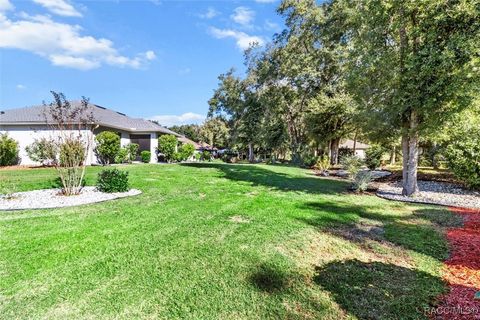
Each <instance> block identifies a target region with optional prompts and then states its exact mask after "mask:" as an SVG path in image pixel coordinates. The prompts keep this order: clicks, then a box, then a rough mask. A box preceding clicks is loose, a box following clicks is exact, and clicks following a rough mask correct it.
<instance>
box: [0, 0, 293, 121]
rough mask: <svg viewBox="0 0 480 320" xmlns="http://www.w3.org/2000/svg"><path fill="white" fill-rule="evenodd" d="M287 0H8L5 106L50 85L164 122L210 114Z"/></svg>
mask: <svg viewBox="0 0 480 320" xmlns="http://www.w3.org/2000/svg"><path fill="white" fill-rule="evenodd" d="M277 6H278V1H275V0H251V1H166V0H151V1H148V0H145V1H107V0H101V1H75V0H23V1H12V0H0V110H1V109H11V108H16V107H22V106H28V105H34V104H39V103H41V102H42V101H43V100H45V101H50V99H51V95H50V93H49V91H50V90H55V91H61V92H64V93H65V94H66V95H67V97H68V98H69V99H79V98H80V97H81V96H82V95H85V96H87V97H89V98H90V99H91V102H93V103H96V104H99V105H102V106H105V107H107V108H112V109H115V110H117V111H121V112H124V113H126V114H128V115H131V116H135V117H143V118H154V119H157V120H159V121H160V122H161V123H162V124H165V125H171V124H174V123H190V122H201V121H202V119H203V117H204V116H205V114H206V113H207V110H208V104H207V101H208V99H209V98H210V97H211V95H212V92H213V89H215V87H216V86H217V76H218V75H219V74H220V73H222V72H225V71H227V70H228V69H229V68H230V67H235V68H236V69H237V70H239V71H242V70H243V53H242V50H243V49H244V48H245V47H246V46H248V44H249V42H251V41H258V42H261V43H262V42H266V41H269V40H270V39H271V37H272V35H273V34H274V33H275V32H278V31H280V30H281V28H282V26H283V22H282V19H281V17H279V16H278V15H277V14H276V12H275V10H276V7H277Z"/></svg>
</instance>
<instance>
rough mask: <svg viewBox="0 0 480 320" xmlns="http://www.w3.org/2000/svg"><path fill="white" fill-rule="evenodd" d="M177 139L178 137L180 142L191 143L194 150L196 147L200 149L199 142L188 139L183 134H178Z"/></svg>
mask: <svg viewBox="0 0 480 320" xmlns="http://www.w3.org/2000/svg"><path fill="white" fill-rule="evenodd" d="M177 139H178V141H180V142H181V143H185V144H188V143H189V144H193V146H194V147H195V150H198V149H200V148H201V147H202V146H201V145H200V144H199V143H196V142H195V141H193V140H190V139H188V138H187V137H185V136H179V137H178V138H177Z"/></svg>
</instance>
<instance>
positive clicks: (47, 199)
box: [0, 187, 142, 210]
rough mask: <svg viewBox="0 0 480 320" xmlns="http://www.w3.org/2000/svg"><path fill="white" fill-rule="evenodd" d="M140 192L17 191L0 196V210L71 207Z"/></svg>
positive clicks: (95, 190) (132, 190) (93, 189)
mask: <svg viewBox="0 0 480 320" xmlns="http://www.w3.org/2000/svg"><path fill="white" fill-rule="evenodd" d="M140 193H142V192H141V191H140V190H137V189H130V190H129V191H127V192H118V193H106V192H100V191H98V190H97V188H96V187H85V188H83V189H82V192H81V193H80V194H79V195H75V196H64V195H62V194H61V193H60V189H43V190H34V191H27V192H17V193H13V194H11V195H8V196H5V195H3V196H0V210H26V209H51V208H62V207H72V206H78V205H83V204H90V203H96V202H103V201H107V200H113V199H118V198H124V197H129V196H135V195H138V194H140Z"/></svg>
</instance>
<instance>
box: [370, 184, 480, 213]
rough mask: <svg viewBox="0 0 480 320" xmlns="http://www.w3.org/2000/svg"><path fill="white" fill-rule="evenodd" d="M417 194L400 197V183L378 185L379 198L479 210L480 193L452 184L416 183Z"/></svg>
mask: <svg viewBox="0 0 480 320" xmlns="http://www.w3.org/2000/svg"><path fill="white" fill-rule="evenodd" d="M418 188H419V192H418V193H417V194H416V195H415V196H414V197H405V196H403V195H402V184H401V182H395V183H381V184H379V185H378V191H377V195H378V196H379V197H382V198H385V199H389V200H397V201H403V202H415V203H427V204H438V205H444V206H452V207H463V208H477V209H480V193H479V192H476V191H471V190H467V189H464V188H462V187H461V186H459V185H457V184H453V183H446V182H438V181H418Z"/></svg>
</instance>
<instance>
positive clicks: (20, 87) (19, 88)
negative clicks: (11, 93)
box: [16, 84, 27, 90]
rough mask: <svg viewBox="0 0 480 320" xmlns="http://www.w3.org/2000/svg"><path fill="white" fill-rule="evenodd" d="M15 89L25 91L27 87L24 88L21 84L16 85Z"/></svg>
mask: <svg viewBox="0 0 480 320" xmlns="http://www.w3.org/2000/svg"><path fill="white" fill-rule="evenodd" d="M16 88H17V90H24V89H26V88H27V87H25V86H24V85H23V84H17V85H16Z"/></svg>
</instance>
